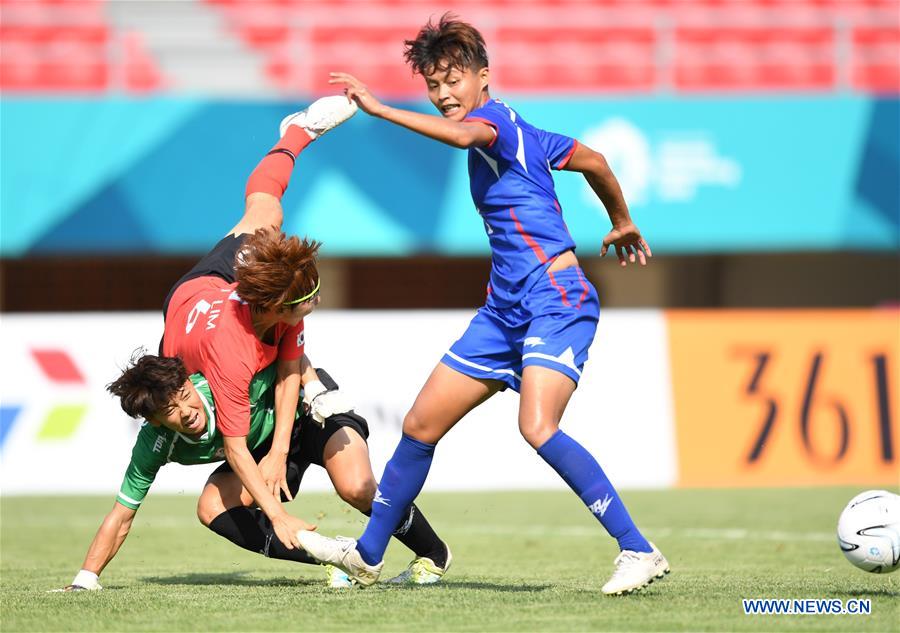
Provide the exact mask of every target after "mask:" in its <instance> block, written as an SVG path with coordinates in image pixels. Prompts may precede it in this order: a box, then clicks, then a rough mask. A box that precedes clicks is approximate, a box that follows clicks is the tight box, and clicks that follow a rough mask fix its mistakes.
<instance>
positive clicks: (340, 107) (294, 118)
mask: <svg viewBox="0 0 900 633" xmlns="http://www.w3.org/2000/svg"><path fill="white" fill-rule="evenodd" d="M357 109H358V108H357V105H356V102H355V101H350V100H348V99H347V97H345V96H343V95H335V96H331V97H322V98H321V99H318V100H316V101H313V102H312V103H311V104H310V106H309V107H308V108H306V109H305V110H301V111H300V112H294V113H293V114H289V115H287V116H286V117H284V118H283V119H282V120H281V126H280V127H279V128H278V129H279V132H280V134H281V136H284V133H285V132H287V129H288V126H290V125H296V126H298V127H302V128H303V129H304V130H305V131H306V133H307V134H309V136H310V138H311V139H312V140H316V139H317V138H319V137H320V136H322V135H323V134H325V132H327V131H328V130H330V129H332V128H336V127H337V126H339V125H340V124H341V123H343V122H344V121H346V120H347V119H349V118H350V117H352V116H353V115H354V114H356V110H357Z"/></svg>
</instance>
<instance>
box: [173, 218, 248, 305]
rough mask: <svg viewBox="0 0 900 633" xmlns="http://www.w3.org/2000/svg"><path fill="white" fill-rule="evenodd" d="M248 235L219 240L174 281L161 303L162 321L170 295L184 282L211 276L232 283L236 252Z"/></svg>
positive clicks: (230, 236)
mask: <svg viewBox="0 0 900 633" xmlns="http://www.w3.org/2000/svg"><path fill="white" fill-rule="evenodd" d="M248 235H249V233H242V234H241V235H238V236H237V237H235V236H234V235H226V236H225V237H223V238H222V239H221V240H219V243H218V244H216V245H215V246H213V249H212V250H211V251H210V252H208V253H207V254H206V255H204V256H203V257H202V258H201V259H200V261H199V262H197V265H196V266H194V267H193V268H191V269H190V270H189V271H188V272H187V273H186V274H185V275H184V276H183V277H182V278H181V279H179V280H178V281H176V282H175V285H174V286H172V289H171V290H169V294H167V295H166V300H165V301H164V302H163V319H165V318H166V313H167V312H168V311H169V302H170V301H171V300H172V295H174V294H175V291H176V290H178V287H179V286H181V284H183V283H184V282H186V281H190V280H191V279H196V278H197V277H209V276H212V277H221V278H222V279H224V280H225V281H227V282H228V283H234V281H235V274H234V259H235V257H236V256H237V252H238V250H240V248H241V246H243V245H244V240H245V239H246V238H247V236H248Z"/></svg>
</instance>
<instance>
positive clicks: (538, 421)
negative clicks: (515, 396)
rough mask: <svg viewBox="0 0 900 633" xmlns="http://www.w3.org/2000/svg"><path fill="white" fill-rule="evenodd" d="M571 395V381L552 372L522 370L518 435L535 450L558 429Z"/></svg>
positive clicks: (573, 389)
mask: <svg viewBox="0 0 900 633" xmlns="http://www.w3.org/2000/svg"><path fill="white" fill-rule="evenodd" d="M573 393H575V383H574V382H572V379H571V378H569V377H568V376H566V375H565V374H561V373H559V372H558V371H555V370H553V369H548V368H547V367H541V366H539V365H530V366H528V367H525V369H524V370H523V371H522V386H521V388H520V391H519V394H520V397H519V432H520V433H521V434H522V437H524V438H525V441H526V442H528V443H529V444H531V446H532V448H534V449H535V450H537V449H539V448H540V447H541V446H543V444H544V443H545V442H546V441H547V440H549V439H550V438H551V437H553V435H554V434H555V433H556V432H557V431H558V430H559V422H560V420H562V416H563V412H564V411H565V410H566V406H567V405H568V404H569V399H570V398H571V397H572V394H573Z"/></svg>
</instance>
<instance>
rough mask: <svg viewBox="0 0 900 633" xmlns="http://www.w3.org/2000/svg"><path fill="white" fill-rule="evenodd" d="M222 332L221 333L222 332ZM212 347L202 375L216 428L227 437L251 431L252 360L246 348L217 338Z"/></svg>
mask: <svg viewBox="0 0 900 633" xmlns="http://www.w3.org/2000/svg"><path fill="white" fill-rule="evenodd" d="M223 333H224V332H223ZM216 343H217V345H215V346H212V347H211V349H210V352H209V359H208V362H206V363H204V364H205V367H204V370H203V375H204V376H206V379H207V380H208V381H209V387H210V390H211V391H212V394H213V400H214V401H215V404H216V427H218V429H219V432H220V433H222V435H227V436H229V437H234V436H241V435H247V433H249V432H250V380H251V379H252V378H253V368H254V366H255V365H254V362H253V359H251V358H250V357H249V352H248V351H247V350H246V348H243V347H241V346H240V345H234V344H233V343H232V341H230V340H228V339H225V338H220V339H219V340H218V341H216Z"/></svg>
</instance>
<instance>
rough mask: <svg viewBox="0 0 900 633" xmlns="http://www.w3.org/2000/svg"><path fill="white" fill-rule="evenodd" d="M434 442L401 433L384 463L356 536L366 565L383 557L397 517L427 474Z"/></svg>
mask: <svg viewBox="0 0 900 633" xmlns="http://www.w3.org/2000/svg"><path fill="white" fill-rule="evenodd" d="M434 447H435V445H434V444H426V443H425V442H420V441H419V440H415V439H413V438H411V437H409V436H408V435H405V434H404V435H403V437H402V438H401V439H400V443H399V444H397V450H395V451H394V456H393V457H391V459H390V461H389V462H388V463H387V465H386V466H385V467H384V474H383V475H382V476H381V481H380V482H379V484H378V490H377V491H376V492H375V499H374V501H373V502H372V518H371V519H369V523H368V524H367V525H366V530H365V532H363V535H362V536H361V537H359V541H358V542H357V544H356V549H357V550H358V551H359V553H360V555H361V556H362V559H363V560H364V561H366V563H368V564H369V565H377V564H378V563H380V562H381V560H382V559H383V558H384V550H386V549H387V546H388V541H390V540H391V536H392V535H393V533H394V530H396V529H397V526H398V525H400V521H401V520H402V519H404V518H406V516H407V511H408V510H409V504H411V503H412V502H413V500H414V499H415V498H416V496H417V495H418V494H419V491H420V490H422V486H423V485H424V484H425V478H426V477H428V470H429V469H430V468H431V460H432V458H433V457H434Z"/></svg>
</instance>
